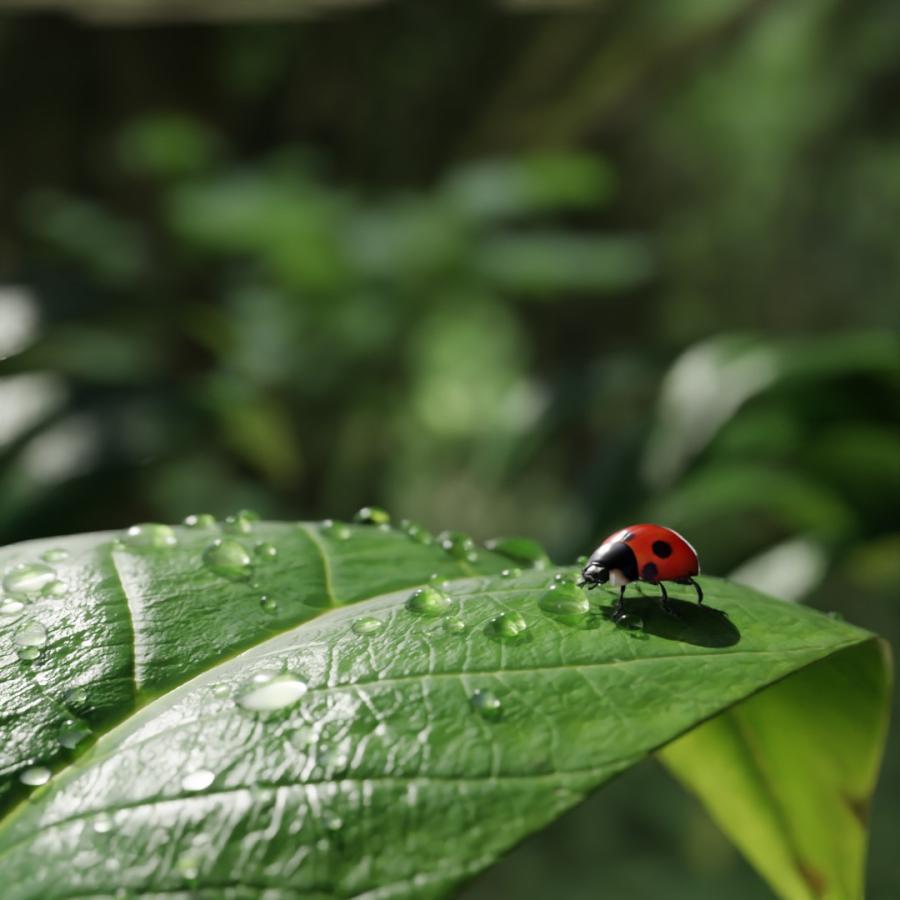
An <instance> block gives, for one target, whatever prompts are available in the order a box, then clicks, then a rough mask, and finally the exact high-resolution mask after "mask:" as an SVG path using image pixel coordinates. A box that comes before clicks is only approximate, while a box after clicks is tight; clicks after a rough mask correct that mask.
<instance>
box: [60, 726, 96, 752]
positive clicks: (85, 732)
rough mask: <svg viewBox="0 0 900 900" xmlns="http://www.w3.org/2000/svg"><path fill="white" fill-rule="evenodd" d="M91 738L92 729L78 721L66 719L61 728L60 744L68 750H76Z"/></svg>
mask: <svg viewBox="0 0 900 900" xmlns="http://www.w3.org/2000/svg"><path fill="white" fill-rule="evenodd" d="M90 736H91V729H90V728H88V726H87V725H85V723H84V722H79V721H78V720H77V719H66V721H65V722H63V723H62V725H60V726H59V742H60V744H62V745H63V747H65V748H66V749H67V750H74V749H75V748H76V747H77V746H78V745H79V744H80V743H81V742H82V741H84V740H86V739H87V738H89V737H90Z"/></svg>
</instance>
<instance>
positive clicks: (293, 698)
mask: <svg viewBox="0 0 900 900" xmlns="http://www.w3.org/2000/svg"><path fill="white" fill-rule="evenodd" d="M308 690H309V687H308V686H307V684H306V682H305V681H301V680H300V679H299V678H297V676H296V675H289V674H282V675H278V676H277V677H274V678H270V679H268V680H267V681H264V682H263V683H262V684H258V683H254V684H252V685H251V687H250V688H249V690H246V691H245V692H244V693H243V694H241V696H240V697H239V698H238V701H237V702H238V705H239V706H241V707H242V708H243V709H246V710H248V711H249V712H275V711H277V710H280V709H286V708H287V707H288V706H292V705H293V704H294V703H296V702H297V701H298V700H299V699H300V698H301V697H302V696H303V695H304V694H305V693H306V692H307V691H308Z"/></svg>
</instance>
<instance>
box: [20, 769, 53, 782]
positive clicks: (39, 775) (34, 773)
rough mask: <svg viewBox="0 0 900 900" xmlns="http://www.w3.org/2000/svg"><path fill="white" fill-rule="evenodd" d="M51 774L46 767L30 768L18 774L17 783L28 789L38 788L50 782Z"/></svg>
mask: <svg viewBox="0 0 900 900" xmlns="http://www.w3.org/2000/svg"><path fill="white" fill-rule="evenodd" d="M51 774H52V773H51V772H50V770H49V769H48V768H47V767H46V766H31V767H30V768H28V769H23V770H22V771H21V772H19V781H21V782H22V784H27V785H28V786H29V787H39V786H40V785H42V784H46V783H47V782H48V781H49V780H50V775H51Z"/></svg>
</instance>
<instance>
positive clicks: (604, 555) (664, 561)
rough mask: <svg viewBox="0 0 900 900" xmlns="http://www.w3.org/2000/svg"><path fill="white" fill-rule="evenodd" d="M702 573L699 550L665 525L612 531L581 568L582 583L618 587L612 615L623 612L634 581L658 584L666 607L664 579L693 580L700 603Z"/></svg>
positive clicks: (630, 526) (666, 598) (676, 581)
mask: <svg viewBox="0 0 900 900" xmlns="http://www.w3.org/2000/svg"><path fill="white" fill-rule="evenodd" d="M699 574H700V562H699V560H698V559H697V551H696V550H695V549H694V548H693V547H692V546H691V545H690V544H689V543H688V542H687V541H686V540H685V539H684V538H683V537H682V536H681V535H680V534H679V533H678V532H677V531H673V530H672V529H671V528H664V527H663V526H662V525H629V526H628V528H623V529H621V530H620V531H617V532H615V534H611V535H610V536H609V537H608V538H607V539H606V540H605V541H604V542H603V543H602V544H601V545H600V546H599V547H598V548H597V549H596V550H595V551H594V552H593V553H592V554H591V558H590V559H589V560H588V561H587V565H586V566H585V567H584V569H583V570H582V572H581V580H580V581H579V582H578V584H579V586H584V585H587V587H588V590H593V588H595V587H596V586H597V585H598V584H606V582H607V581H608V582H609V583H610V584H612V585H614V586H616V587H618V588H619V601H618V603H616V606H615V609H614V610H613V616H619V615H621V614H622V610H623V601H624V598H625V588H627V587H628V585H629V584H631V582H632V581H646V582H649V583H650V584H657V585H659V589H660V591H661V592H662V594H661V599H662V605H663V609H664V610H665V611H666V612H669V613H674V612H675V610H674V609H672V607H671V606H670V605H669V595H668V594H667V593H666V587H665V585H664V584H663V582H664V581H674V582H675V583H676V584H692V585H693V586H694V588H695V590H696V591H697V603H701V604H702V603H703V590H702V589H701V587H700V585H699V584H697V582H696V581H694V578H693V576H694V575H699Z"/></svg>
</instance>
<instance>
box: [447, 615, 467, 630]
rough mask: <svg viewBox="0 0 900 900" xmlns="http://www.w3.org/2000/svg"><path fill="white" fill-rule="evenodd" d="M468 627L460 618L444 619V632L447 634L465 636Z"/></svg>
mask: <svg viewBox="0 0 900 900" xmlns="http://www.w3.org/2000/svg"><path fill="white" fill-rule="evenodd" d="M467 630H468V625H466V623H465V622H464V621H463V620H462V619H461V618H460V617H459V616H450V617H448V618H447V619H444V631H446V632H447V634H465V633H466V631H467Z"/></svg>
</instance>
